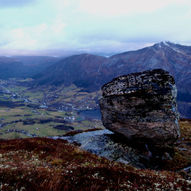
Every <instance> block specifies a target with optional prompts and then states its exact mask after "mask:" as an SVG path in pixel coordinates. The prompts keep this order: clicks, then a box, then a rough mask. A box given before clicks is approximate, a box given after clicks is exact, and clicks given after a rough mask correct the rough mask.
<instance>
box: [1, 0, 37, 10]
mask: <svg viewBox="0 0 191 191" xmlns="http://www.w3.org/2000/svg"><path fill="white" fill-rule="evenodd" d="M36 1H37V0H0V8H6V7H19V6H24V5H28V4H31V3H35V2H36Z"/></svg>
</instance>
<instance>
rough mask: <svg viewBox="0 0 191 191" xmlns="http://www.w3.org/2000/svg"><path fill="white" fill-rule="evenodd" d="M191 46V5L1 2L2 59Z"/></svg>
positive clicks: (127, 0) (159, 0)
mask: <svg viewBox="0 0 191 191" xmlns="http://www.w3.org/2000/svg"><path fill="white" fill-rule="evenodd" d="M160 41H172V42H176V43H182V44H191V0H0V54H1V55H2V54H7V55H11V54H49V53H50V54H55V55H56V54H62V53H63V52H70V51H73V52H75V51H78V52H89V53H104V54H110V53H117V52H122V51H126V50H134V49H138V48H141V47H144V46H148V45H152V44H153V43H157V42H160Z"/></svg>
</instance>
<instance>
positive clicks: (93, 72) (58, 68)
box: [35, 54, 107, 90]
mask: <svg viewBox="0 0 191 191" xmlns="http://www.w3.org/2000/svg"><path fill="white" fill-rule="evenodd" d="M106 60H107V59H106V58H105V57H102V56H95V55H91V54H82V55H75V56H71V57H67V58H65V59H63V60H61V61H59V62H58V63H56V64H54V65H52V66H50V67H49V68H47V69H46V70H45V71H43V72H42V73H40V74H39V75H36V76H35V79H36V81H37V84H40V85H45V84H49V85H60V84H64V85H66V86H69V85H71V84H75V85H77V86H78V87H85V88H86V89H87V90H92V89H93V90H95V89H98V88H99V86H100V82H98V84H97V81H96V79H97V78H98V79H99V80H100V79H101V78H99V77H98V76H99V74H100V73H99V70H100V68H101V65H102V63H103V62H105V61H106Z"/></svg>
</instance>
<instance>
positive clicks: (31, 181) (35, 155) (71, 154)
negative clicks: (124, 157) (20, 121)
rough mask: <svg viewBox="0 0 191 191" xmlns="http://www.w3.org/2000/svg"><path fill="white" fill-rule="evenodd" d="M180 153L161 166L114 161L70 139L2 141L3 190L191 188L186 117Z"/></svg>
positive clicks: (189, 134) (189, 130) (190, 140)
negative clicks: (133, 165) (135, 164)
mask: <svg viewBox="0 0 191 191" xmlns="http://www.w3.org/2000/svg"><path fill="white" fill-rule="evenodd" d="M180 125H181V134H182V136H181V138H180V139H179V140H178V142H177V143H176V147H175V156H174V159H173V160H171V161H166V162H165V164H163V168H161V170H151V169H140V168H135V167H132V166H130V165H127V164H123V163H120V162H112V161H110V160H107V159H106V158H102V157H99V156H97V155H94V154H91V153H89V152H87V151H84V150H81V149H80V148H79V146H77V145H75V144H70V143H68V142H67V141H65V140H60V139H57V140H53V139H47V138H30V139H17V140H16V139H15V140H1V141H0V189H1V190H2V191H9V190H10V191H12V190H22V191H24V190H27V191H33V190H37V191H38V190H39V191H40V190H47V191H49V190H52V191H59V190H65V191H67V190H70V191H72V190H83V191H86V190H88V191H89V190H95V191H96V190H130V191H131V190H136V191H137V190H173V191H174V190H185V191H187V190H190V188H191V178H190V176H189V173H187V172H186V171H183V170H181V169H183V168H185V167H188V166H190V165H191V152H190V150H191V149H190V147H191V145H190V143H191V121H188V120H182V121H181V123H180Z"/></svg>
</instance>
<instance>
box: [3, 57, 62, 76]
mask: <svg viewBox="0 0 191 191" xmlns="http://www.w3.org/2000/svg"><path fill="white" fill-rule="evenodd" d="M59 59H61V58H55V57H48V56H12V57H3V56H1V57H0V78H1V79H8V78H28V77H32V76H34V75H35V74H38V73H40V72H42V71H43V70H45V69H46V68H47V67H48V66H50V65H52V64H55V63H56V62H57V61H58V60H59Z"/></svg>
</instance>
